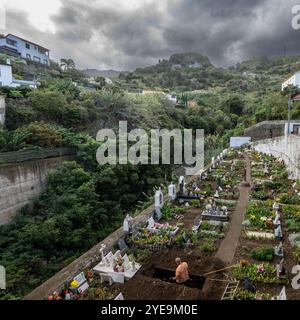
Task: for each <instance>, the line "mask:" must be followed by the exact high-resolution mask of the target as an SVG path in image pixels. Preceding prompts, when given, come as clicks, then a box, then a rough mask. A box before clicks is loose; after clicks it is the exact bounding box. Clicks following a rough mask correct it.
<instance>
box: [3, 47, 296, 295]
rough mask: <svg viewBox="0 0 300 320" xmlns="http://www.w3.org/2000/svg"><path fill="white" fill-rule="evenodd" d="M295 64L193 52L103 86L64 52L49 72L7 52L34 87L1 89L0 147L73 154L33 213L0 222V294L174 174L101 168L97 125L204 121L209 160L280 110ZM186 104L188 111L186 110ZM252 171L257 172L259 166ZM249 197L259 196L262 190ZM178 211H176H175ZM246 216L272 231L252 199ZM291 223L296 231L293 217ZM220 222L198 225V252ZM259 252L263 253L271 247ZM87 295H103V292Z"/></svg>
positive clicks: (102, 232) (14, 289)
mask: <svg viewBox="0 0 300 320" xmlns="http://www.w3.org/2000/svg"><path fill="white" fill-rule="evenodd" d="M6 58H7V57H6V56H5V55H0V61H4V62H5V61H6ZM299 61H300V58H299V57H281V58H270V59H269V58H255V59H251V60H249V61H245V62H243V63H240V64H238V65H237V66H235V67H231V68H228V69H223V68H216V67H214V66H213V65H212V64H211V63H210V61H209V59H208V58H207V57H205V56H202V55H200V54H198V53H188V54H174V55H172V56H171V57H170V59H169V60H162V61H159V63H158V64H157V65H155V66H150V67H147V68H139V69H137V70H136V71H134V72H123V73H121V74H120V76H119V78H118V79H116V80H114V83H113V84H111V85H107V84H106V83H105V81H103V78H99V79H96V81H95V82H96V83H95V84H91V83H90V82H89V79H87V78H86V77H85V75H84V74H83V73H82V72H81V71H79V70H77V69H76V68H75V62H74V61H72V60H71V59H68V58H65V59H62V60H61V66H62V69H61V68H60V66H59V65H58V64H56V63H54V62H51V66H50V67H46V66H40V65H39V64H36V63H34V62H31V63H30V62H28V63H27V64H24V63H23V62H22V61H21V60H20V59H17V58H16V59H13V61H12V63H13V73H14V76H15V77H16V78H18V79H21V78H24V75H25V74H34V75H36V77H37V79H38V84H39V88H38V89H36V90H31V89H28V88H5V87H1V88H0V93H1V94H5V95H6V97H7V110H6V122H5V126H4V128H3V130H2V131H0V152H8V151H18V150H24V149H29V150H30V149H34V148H38V149H42V148H55V147H61V146H63V147H76V150H77V155H76V159H75V161H73V162H66V163H64V164H63V165H62V166H61V167H60V168H59V169H58V170H57V171H55V172H51V173H49V176H48V179H47V186H46V189H45V190H44V191H43V193H42V194H41V195H40V196H39V197H38V199H37V200H36V201H35V203H34V206H33V209H32V208H27V207H25V208H23V209H22V210H21V211H20V212H19V213H18V214H17V215H16V216H15V218H14V219H13V221H12V223H10V224H8V225H5V226H1V227H0V246H1V252H0V264H1V265H4V266H5V267H6V269H7V276H8V278H7V290H6V291H2V292H1V295H0V298H2V299H19V298H22V297H23V296H24V295H25V294H26V293H28V292H29V291H30V290H32V289H33V288H35V287H36V286H38V285H39V284H41V283H42V282H43V281H44V280H46V279H47V278H49V277H50V276H52V275H53V274H54V273H55V272H57V271H59V270H60V269H61V268H62V267H64V266H65V265H67V264H68V263H70V262H71V261H72V260H74V258H76V257H78V256H80V255H81V254H82V253H83V252H85V251H86V250H87V249H89V248H90V247H91V246H93V245H95V244H96V243H97V242H99V241H100V240H102V239H103V238H104V237H106V236H107V235H108V234H109V233H110V232H112V231H113V230H115V229H116V228H117V227H119V226H120V224H121V222H122V220H123V218H124V216H125V215H126V214H127V213H128V212H132V213H134V212H136V210H139V209H140V208H141V207H143V204H144V203H146V202H147V201H148V200H149V196H148V194H151V195H152V194H153V189H154V188H157V187H158V186H160V185H161V183H162V182H165V180H164V179H165V177H166V176H167V180H171V172H172V169H173V168H171V167H170V166H163V165H157V166H147V165H138V166H132V165H129V164H128V165H123V166H119V165H116V166H108V165H106V166H102V167H100V166H99V165H98V163H97V162H96V159H95V154H96V149H97V147H98V143H97V142H96V141H95V140H94V139H93V138H92V137H95V134H96V132H97V131H98V130H99V129H101V128H104V127H106V128H117V126H118V122H119V121H120V120H127V121H128V126H129V128H128V129H129V130H130V129H133V128H137V127H139V128H144V129H146V130H149V129H150V128H158V129H160V128H167V129H173V128H181V129H183V128H191V129H199V128H203V129H204V130H205V134H206V136H205V151H206V152H205V160H206V163H208V161H210V160H211V157H212V156H215V155H216V154H217V153H219V152H220V151H221V150H222V149H224V147H227V145H228V141H229V138H230V136H233V135H241V134H243V132H244V129H245V127H248V126H250V125H252V124H255V123H257V122H259V121H262V120H267V119H285V118H286V117H287V108H286V103H287V97H286V95H285V93H281V92H280V84H281V81H282V80H283V79H284V78H285V77H286V76H287V75H289V74H290V73H291V72H294V71H298V63H299ZM127 89H154V90H158V91H162V90H163V91H165V92H169V93H176V94H177V95H178V97H179V99H178V100H179V101H178V102H179V103H178V105H176V106H175V105H174V104H172V103H171V102H170V101H169V100H168V99H167V98H166V97H164V96H162V95H160V94H152V95H138V94H134V93H130V92H127V91H131V90H127ZM191 100H192V101H193V102H194V103H195V106H194V107H193V108H190V109H188V108H187V106H188V105H189V102H190V101H191ZM299 115H300V105H299V103H295V104H294V108H293V111H292V118H293V119H295V118H297V117H299ZM236 166H237V167H238V168H241V170H243V166H244V164H243V163H242V162H238V163H236ZM272 170H273V171H274V177H275V179H274V180H273V181H272V182H270V184H273V185H272V186H274V187H275V185H274V183H275V182H276V183H277V182H278V183H281V182H280V178H284V177H286V171H284V170H283V169H282V168H280V167H275V166H274V168H272ZM221 173H222V172H220V173H219V174H221ZM257 175H258V176H260V175H262V176H263V173H261V172H259V171H257ZM254 176H255V173H254ZM277 178H278V179H277ZM241 179H242V175H241V177H233V176H232V177H231V176H230V173H229V177H228V181H227V183H228V184H229V185H235V184H236V183H237V181H239V180H241ZM268 187H270V188H271V185H270V186H267V188H268ZM284 187H285V186H284V184H281V188H282V189H283V191H284ZM212 192H213V190H212V188H211V186H210V185H206V186H205V187H204V188H202V189H201V194H204V195H206V196H209V195H211V194H212ZM255 196H256V198H258V199H261V200H264V199H266V193H265V191H264V190H259V192H257V193H256V194H255ZM281 200H282V203H286V204H289V205H295V204H297V205H300V203H299V199H298V200H297V199H296V198H294V197H293V196H289V195H284V196H283V197H282V198H281ZM141 203H142V205H141ZM223 203H224V204H225V205H228V206H234V204H235V202H223ZM193 205H194V206H198V203H197V202H193ZM184 210H185V209H184V208H178V209H176V210H174V213H177V214H180V213H182V212H183V211H184ZM298 211H299V210H298ZM162 212H163V215H164V217H165V219H170V218H171V217H172V215H173V212H171V210H170V208H168V207H167V206H165V207H164V208H163V210H162ZM246 216H247V218H248V219H249V220H250V221H251V224H252V225H253V226H254V227H258V228H267V227H268V226H267V220H268V218H272V211H271V210H270V209H269V208H267V207H255V206H254V205H253V206H250V207H249V208H248V209H247V213H246ZM290 219H292V218H291V217H290ZM288 221H289V220H287V223H288ZM293 223H296V222H295V221H293ZM297 223H298V222H297ZM288 227H289V228H290V229H293V230H294V229H296V227H295V224H294V225H293V227H292V226H290V225H288ZM222 228H223V227H218V228H213V227H212V226H210V225H209V224H208V223H206V222H203V224H202V226H201V230H200V231H199V234H198V237H199V239H205V241H206V242H204V244H202V247H201V250H203V251H204V252H212V251H213V250H214V249H215V248H214V240H215V239H219V238H221V237H223V236H224V233H222V231H223V229H222ZM297 228H298V225H297ZM179 238H180V236H179ZM181 238H182V236H181ZM152 240H153V239H152ZM152 240H151V241H152ZM156 240H157V239H154V240H153V241H156ZM178 241H182V239H178ZM253 254H254V253H253ZM254 255H255V256H256V257H260V258H261V257H262V256H263V257H264V258H266V257H267V256H268V255H267V253H266V252H255V254H254ZM253 268H254V267H253ZM253 268H252V269H253ZM250 269H251V268H250V267H249V270H248V269H247V270H240V269H238V270H237V277H238V276H240V278H242V276H244V275H247V276H250V278H251V279H252V280H257V279H256V277H254V276H253V277H252V276H251V274H252V271H253V270H252V269H251V270H250ZM268 270H269V269H268ZM240 271H241V272H240ZM242 271H243V272H242ZM244 271H245V272H244ZM253 274H254V273H253ZM263 280H264V281H263V282H268V283H271V282H272V281H273V283H275V282H276V281H275V280H274V270H273V269H270V270H269V271H268V272H267V278H266V279H265V278H264V279H263ZM91 295H94V296H97V297H98V296H102V293H101V292H100V293H97V292H91Z"/></svg>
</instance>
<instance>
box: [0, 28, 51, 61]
mask: <svg viewBox="0 0 300 320" xmlns="http://www.w3.org/2000/svg"><path fill="white" fill-rule="evenodd" d="M49 52H50V51H49V49H47V48H44V47H42V46H40V45H39V44H37V43H34V42H31V41H29V40H26V39H23V38H20V37H18V36H15V35H13V34H8V35H6V36H2V37H0V53H5V54H7V55H9V56H14V57H20V58H23V59H26V60H30V61H35V62H37V63H40V64H44V65H47V66H49V65H50V54H49Z"/></svg>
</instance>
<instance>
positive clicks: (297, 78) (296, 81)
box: [281, 71, 300, 91]
mask: <svg viewBox="0 0 300 320" xmlns="http://www.w3.org/2000/svg"><path fill="white" fill-rule="evenodd" d="M288 86H293V87H299V88H300V71H298V72H296V73H295V74H294V75H293V76H292V77H290V78H289V79H287V80H286V81H284V82H283V83H282V86H281V90H282V91H283V90H284V89H285V88H286V87H288Z"/></svg>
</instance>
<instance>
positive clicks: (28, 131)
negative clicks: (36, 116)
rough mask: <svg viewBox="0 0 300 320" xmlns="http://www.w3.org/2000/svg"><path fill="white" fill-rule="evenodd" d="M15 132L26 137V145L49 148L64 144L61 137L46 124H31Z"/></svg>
mask: <svg viewBox="0 0 300 320" xmlns="http://www.w3.org/2000/svg"><path fill="white" fill-rule="evenodd" d="M16 132H17V133H20V134H25V135H26V138H25V142H26V144H28V145H34V146H39V147H42V148H51V147H61V146H62V145H63V143H64V141H63V137H62V135H60V134H59V133H58V132H57V130H56V129H54V128H53V127H51V126H50V125H48V124H46V123H41V122H33V123H31V124H29V125H27V126H25V127H22V128H20V129H17V130H16Z"/></svg>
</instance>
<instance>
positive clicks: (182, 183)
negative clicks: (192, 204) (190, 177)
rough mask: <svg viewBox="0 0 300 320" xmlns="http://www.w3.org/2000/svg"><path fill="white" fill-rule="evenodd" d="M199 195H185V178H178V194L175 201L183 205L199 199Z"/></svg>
mask: <svg viewBox="0 0 300 320" xmlns="http://www.w3.org/2000/svg"><path fill="white" fill-rule="evenodd" d="M200 198H201V197H200V195H198V194H196V193H192V192H190V193H187V192H186V183H185V178H184V176H180V177H179V192H178V194H177V199H178V201H179V203H183V202H186V201H191V200H195V199H200Z"/></svg>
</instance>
